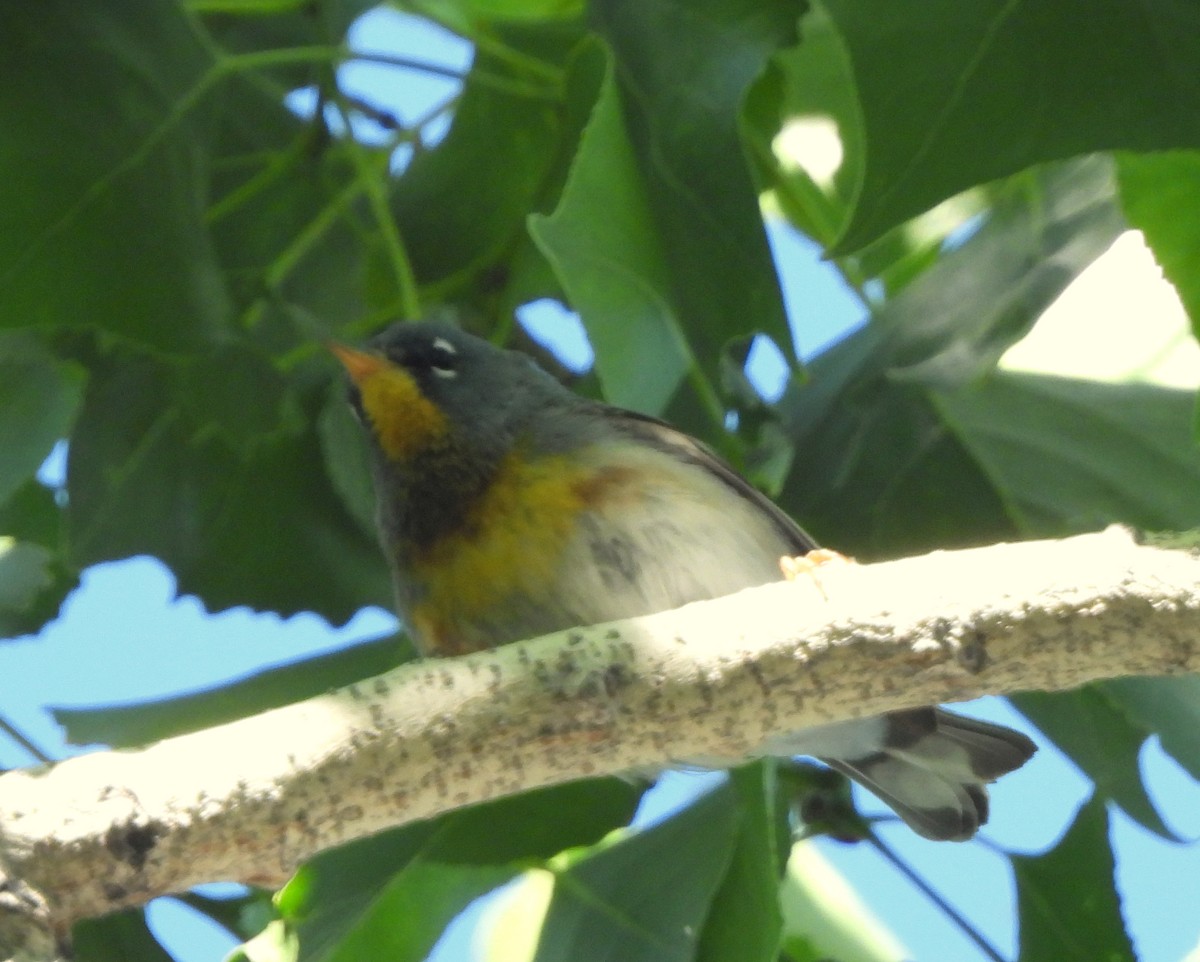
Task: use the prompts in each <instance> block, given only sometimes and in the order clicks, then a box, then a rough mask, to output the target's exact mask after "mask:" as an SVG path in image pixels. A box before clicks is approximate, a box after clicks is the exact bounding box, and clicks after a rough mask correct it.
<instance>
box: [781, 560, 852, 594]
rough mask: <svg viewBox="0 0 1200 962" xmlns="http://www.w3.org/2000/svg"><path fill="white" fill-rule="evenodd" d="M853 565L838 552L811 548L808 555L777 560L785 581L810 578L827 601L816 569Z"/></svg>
mask: <svg viewBox="0 0 1200 962" xmlns="http://www.w3.org/2000/svg"><path fill="white" fill-rule="evenodd" d="M854 563H855V561H854V559H853V558H850V557H848V556H846V555H844V554H842V553H841V552H840V551H834V550H833V549H832V548H813V550H812V551H810V552H809V553H808V554H805V555H799V556H797V557H789V556H788V555H784V556H783V557H782V558H780V559H779V570H780V571H782V572H783V577H784V580H785V581H796V580H797V579H799V578H802V577H807V578H811V579H812V582H813V584H814V585H816V588H817V590H818V591H819V592H821V597H822V598H824V599H825V600H826V601H828V600H829V595H828V594H826V593H825V586H824V585H822V584H821V579H820V577H819V575H818V569H820V568H826V567H828V566H829V565H852V564H854Z"/></svg>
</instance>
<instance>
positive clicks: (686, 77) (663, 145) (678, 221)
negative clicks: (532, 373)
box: [585, 0, 797, 384]
mask: <svg viewBox="0 0 1200 962" xmlns="http://www.w3.org/2000/svg"><path fill="white" fill-rule="evenodd" d="M590 13H591V18H592V22H593V23H594V24H595V26H596V28H597V30H598V31H599V33H600V34H601V35H602V36H603V37H604V38H605V39H606V40H607V41H608V43H609V45H610V47H611V50H612V52H613V56H614V61H615V64H616V77H617V81H618V86H619V88H620V91H621V95H622V115H623V118H624V125H625V131H626V132H627V136H628V138H629V143H630V146H631V147H632V149H633V152H634V156H635V158H636V165H637V174H636V176H637V177H638V179H639V180H640V191H639V192H640V193H641V195H642V199H643V200H644V202H645V203H646V204H647V205H648V211H647V213H646V215H644V216H643V215H640V211H639V210H638V208H635V209H634V210H635V211H637V212H638V213H639V220H642V221H643V229H649V230H651V231H653V233H654V234H655V237H656V241H657V242H656V247H657V251H658V252H659V253H660V254H661V257H662V259H663V263H664V266H665V268H666V273H665V275H663V280H665V282H666V285H667V286H666V287H665V288H660V287H659V286H658V285H657V284H656V285H655V289H656V290H663V291H664V293H665V294H666V298H667V304H669V306H670V314H668V315H666V316H665V317H664V318H663V319H662V320H663V321H665V322H667V323H671V326H672V327H673V328H674V339H675V340H676V341H678V342H679V345H680V347H682V346H683V345H685V344H686V345H687V355H686V357H687V359H688V360H689V361H690V362H691V363H692V364H698V365H699V368H700V370H701V371H702V372H703V374H704V376H705V378H706V379H707V380H708V381H709V382H710V383H712V384H715V383H717V377H718V375H717V365H718V360H719V358H720V355H721V352H722V350H723V349H724V347H725V345H726V344H728V343H729V342H730V341H731V340H734V339H735V338H745V337H747V336H749V335H751V334H756V333H763V334H766V335H767V336H768V337H770V338H772V339H773V340H774V341H775V342H776V344H777V345H779V346H780V347H781V349H782V350H783V352H784V356H785V357H787V358H789V359H790V358H791V357H792V356H793V354H792V351H791V350H790V347H791V333H790V331H789V329H788V323H787V317H786V313H785V311H784V307H783V301H782V297H781V294H780V290H779V282H778V279H777V277H776V274H775V267H774V263H773V262H772V259H771V252H770V249H769V247H768V245H767V239H766V235H765V233H764V231H763V225H762V216H761V214H760V211H759V204H758V196H757V191H756V189H755V186H754V183H753V181H752V178H751V176H750V171H749V169H748V166H747V162H746V155H745V148H744V145H743V140H742V130H741V114H742V103H743V100H744V98H745V96H746V93H747V90H748V89H749V87H750V85H751V83H752V82H753V81H754V80H755V78H756V77H757V76H758V75H759V74H760V73H761V71H762V70H763V69H764V68H765V66H766V63H767V60H768V58H769V57H770V56H771V55H772V54H773V53H774V52H775V51H776V50H779V49H780V48H782V47H786V46H790V45H792V44H794V43H795V42H796V39H797V34H796V30H797V6H796V4H795V3H793V2H790V0H703V2H694V0H601V2H597V3H594V4H592V6H591V8H590ZM593 203H594V204H598V205H605V206H606V213H607V216H609V217H611V216H612V213H613V208H614V207H615V206H616V204H618V203H620V196H619V195H610V196H607V197H606V196H604V195H600V196H597V197H595V198H594V200H593ZM627 216H628V215H627ZM617 316H618V317H621V315H617ZM585 320H587V321H588V324H589V330H591V329H592V326H591V325H592V320H594V319H585ZM621 320H622V321H623V322H624V324H623V327H624V333H625V344H624V345H623V352H622V356H624V357H626V358H628V356H629V354H630V352H631V351H632V352H634V353H645V354H646V355H647V356H648V357H653V356H656V355H655V354H653V353H652V349H653V347H654V346H656V345H655V344H654V343H651V344H647V345H646V346H645V347H643V345H642V344H641V343H639V342H640V338H641V332H640V324H638V323H637V322H636V321H635V320H634V319H631V318H624V317H622V318H621ZM609 323H612V321H611V320H610V321H609ZM660 323H661V322H660ZM596 347H597V354H599V353H600V345H599V343H597V345H596Z"/></svg>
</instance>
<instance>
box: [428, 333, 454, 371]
mask: <svg viewBox="0 0 1200 962" xmlns="http://www.w3.org/2000/svg"><path fill="white" fill-rule="evenodd" d="M426 356H427V359H428V361H429V369H430V370H431V371H433V373H434V374H435V375H436V376H438V377H447V378H449V377H457V376H458V348H456V347H455V346H454V345H453V344H451V343H450V342H449V341H447V340H446V339H445V338H444V337H435V338H434V339H433V341H432V342H431V343H430V345H429V353H428V355H426Z"/></svg>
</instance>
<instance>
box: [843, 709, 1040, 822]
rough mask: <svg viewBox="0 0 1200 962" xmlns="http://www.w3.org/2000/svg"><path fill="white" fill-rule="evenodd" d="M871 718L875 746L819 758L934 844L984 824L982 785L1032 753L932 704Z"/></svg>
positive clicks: (1023, 742)
mask: <svg viewBox="0 0 1200 962" xmlns="http://www.w3.org/2000/svg"><path fill="white" fill-rule="evenodd" d="M878 721H881V722H883V723H884V724H885V726H886V728H885V731H884V732H883V733H882V734H883V738H882V745H883V747H882V749H879V750H876V751H874V752H872V753H871V754H869V755H865V756H862V757H857V758H855V757H851V758H845V757H822V758H821V761H823V762H825V764H827V765H828V766H829V767H830V768H833V769H835V770H837V771H839V772H841V773H843V774H844V775H848V776H849V777H850V778H852V779H854V780H855V781H856V782H858V783H859V784H861V785H863V786H864V787H865V788H867V789H869V790H870V791H872V792H874V793H875V794H876V795H878V796H879V797H880V798H881V799H883V800H884V801H885V802H887V803H888V805H890V806H891V807H892V808H893V809H895V811H896V814H897V815H899V816H900V817H901V818H902V819H904V821H905V822H906V823H907V824H908V826H909V827H910V828H911V829H912V830H913V831H914V832H916V833H917V834H918V835H923V836H924V837H925V838H930V839H934V840H937V841H964V840H966V839H969V838H970V837H971V836H973V835H974V834H975V833H976V832H977V831H978V830H979V826H981V825H982V824H983V823H984V822H986V821H987V817H988V793H987V783H988V782H991V781H994V780H995V779H997V778H999V777H1000V776H1001V775H1004V774H1007V773H1008V772H1011V771H1013V770H1014V769H1017V768H1020V767H1021V766H1022V765H1023V764H1025V762H1027V761H1028V760H1029V758H1030V756H1032V755H1033V753H1034V752H1035V751H1036V750H1037V748H1036V746H1035V745H1034V743H1033V742H1032V741H1030V739H1028V738H1026V737H1025V736H1024V735H1022V734H1021V733H1020V732H1016V731H1013V730H1012V729H1011V728H1004V727H1002V726H1000V725H992V724H989V723H988V722H982V721H976V720H975V719H973V718H965V717H963V716H962V715H955V714H952V713H951V712H948V711H943V710H942V709H940V708H917V709H913V710H911V711H899V712H891V713H890V714H888V715H885V716H883V717H882V718H881V719H878ZM852 724H853V723H852ZM860 724H861V723H860ZM876 744H879V742H876Z"/></svg>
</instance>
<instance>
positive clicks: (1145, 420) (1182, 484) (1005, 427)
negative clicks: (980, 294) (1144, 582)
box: [937, 372, 1200, 536]
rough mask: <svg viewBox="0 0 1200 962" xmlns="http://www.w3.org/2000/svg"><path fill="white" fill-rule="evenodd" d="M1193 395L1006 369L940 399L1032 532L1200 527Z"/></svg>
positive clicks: (962, 436) (956, 429) (1199, 474)
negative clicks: (1117, 524)
mask: <svg viewBox="0 0 1200 962" xmlns="http://www.w3.org/2000/svg"><path fill="white" fill-rule="evenodd" d="M1193 404H1194V397H1193V395H1192V393H1191V392H1190V391H1180V390H1172V389H1170V388H1163V387H1156V386H1153V385H1148V384H1136V383H1132V384H1104V383H1101V382H1096V381H1078V380H1071V379H1068V378H1057V377H1049V376H1046V375H1037V374H1016V373H1010V372H997V373H996V374H995V375H993V376H992V377H990V378H988V379H987V380H986V381H984V382H982V383H980V384H978V385H976V386H974V387H972V388H969V389H967V390H963V391H959V392H957V393H954V394H939V395H938V398H937V405H938V408H939V410H940V411H942V413H943V415H944V417H945V418H946V421H947V423H948V424H950V425H952V427H953V430H954V433H955V434H956V435H957V436H958V437H959V438H960V439H962V441H963V443H964V444H965V445H966V446H967V448H968V449H969V450H970V451H971V453H972V455H973V457H974V458H975V459H976V461H977V463H978V464H979V465H980V467H981V468H982V470H983V471H984V472H985V473H986V475H987V476H988V478H990V479H991V482H992V484H993V485H994V486H995V488H996V490H997V491H998V492H1000V494H1001V496H1002V497H1003V498H1004V501H1005V503H1006V505H1007V506H1008V510H1009V512H1010V513H1011V515H1012V517H1013V518H1014V519H1015V520H1016V521H1017V522H1018V523H1019V525H1020V527H1021V530H1022V531H1023V532H1025V533H1026V534H1029V535H1037V536H1050V535H1063V534H1068V533H1075V532H1080V531H1091V530H1095V529H1097V528H1100V527H1103V526H1104V525H1107V524H1110V523H1113V522H1117V521H1121V522H1125V523H1127V524H1131V525H1134V526H1136V527H1140V528H1145V529H1147V530H1150V531H1167V530H1176V531H1185V530H1187V529H1189V528H1193V527H1195V526H1196V525H1197V524H1200V503H1198V502H1197V500H1196V499H1195V497H1193V496H1192V492H1194V491H1196V490H1197V485H1200V452H1198V451H1197V450H1196V448H1195V447H1194V446H1193V445H1192V443H1191V424H1192V407H1193Z"/></svg>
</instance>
